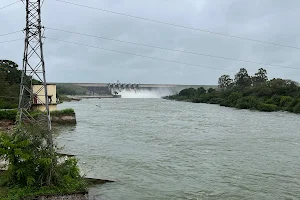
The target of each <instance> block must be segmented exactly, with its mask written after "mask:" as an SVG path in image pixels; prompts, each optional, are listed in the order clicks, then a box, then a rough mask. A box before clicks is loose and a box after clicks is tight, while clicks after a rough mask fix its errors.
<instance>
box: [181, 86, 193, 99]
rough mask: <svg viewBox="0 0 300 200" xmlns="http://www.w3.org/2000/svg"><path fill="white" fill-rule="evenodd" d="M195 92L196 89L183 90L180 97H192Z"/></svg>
mask: <svg viewBox="0 0 300 200" xmlns="http://www.w3.org/2000/svg"><path fill="white" fill-rule="evenodd" d="M195 92H196V89H195V88H186V89H183V90H181V91H180V92H179V94H178V95H179V96H184V97H191V96H193V95H194V94H195Z"/></svg>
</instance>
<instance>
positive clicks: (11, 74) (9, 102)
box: [0, 60, 86, 109]
mask: <svg viewBox="0 0 300 200" xmlns="http://www.w3.org/2000/svg"><path fill="white" fill-rule="evenodd" d="M21 76H22V71H21V70H19V69H18V65H17V64H16V63H15V62H13V61H10V60H0V109H14V108H17V107H18V101H19V100H18V99H19V93H20V83H21ZM27 78H30V77H27ZM33 84H40V82H39V81H37V80H35V79H33ZM84 94H86V89H85V88H83V87H80V86H75V85H71V84H58V85H57V96H58V97H59V98H63V97H64V95H84Z"/></svg>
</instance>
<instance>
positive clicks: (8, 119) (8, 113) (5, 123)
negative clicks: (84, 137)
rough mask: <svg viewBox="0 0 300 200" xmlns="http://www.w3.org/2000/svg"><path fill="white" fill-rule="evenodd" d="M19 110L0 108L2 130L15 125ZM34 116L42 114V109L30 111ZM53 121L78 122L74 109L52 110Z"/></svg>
mask: <svg viewBox="0 0 300 200" xmlns="http://www.w3.org/2000/svg"><path fill="white" fill-rule="evenodd" d="M17 114H18V111H17V110H16V109H10V110H0V131H10V130H12V128H13V127H14V124H15V120H16V117H17ZM30 114H31V116H32V117H33V118H38V117H39V116H41V112H40V111H32V112H30ZM50 116H51V122H52V123H53V124H62V125H74V124H76V123H77V121H76V114H75V111H74V109H71V108H67V109H63V110H55V111H51V113H50Z"/></svg>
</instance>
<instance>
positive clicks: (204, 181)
mask: <svg viewBox="0 0 300 200" xmlns="http://www.w3.org/2000/svg"><path fill="white" fill-rule="evenodd" d="M70 107H71V108H74V109H75V111H76V115H77V121H78V124H77V126H76V127H64V128H61V129H60V131H59V135H58V136H57V137H56V141H57V142H58V144H59V145H61V146H62V145H64V146H65V149H64V152H66V153H71V154H76V155H78V156H77V157H78V158H79V159H80V161H79V164H80V167H81V168H82V170H83V172H84V173H86V174H87V176H88V177H96V178H103V179H112V180H116V182H115V183H109V184H104V185H101V186H96V187H93V188H91V189H90V199H102V200H119V199H120V200H121V199H125V200H127V199H128V200H135V199H155V200H160V199H195V200H196V199H233V200H234V199H236V200H240V199H270V200H273V199H286V200H288V199H300V158H299V153H300V115H295V114H289V113H284V112H278V113H262V112H255V111H247V110H236V109H232V108H224V107H220V106H217V105H207V104H192V103H184V102H174V101H167V100H162V99H101V100H99V99H91V100H83V101H80V102H70V103H64V104H61V105H59V108H60V109H62V108H70Z"/></svg>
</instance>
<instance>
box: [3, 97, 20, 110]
mask: <svg viewBox="0 0 300 200" xmlns="http://www.w3.org/2000/svg"><path fill="white" fill-rule="evenodd" d="M15 108H18V103H14V102H10V101H9V100H2V99H0V109H15Z"/></svg>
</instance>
